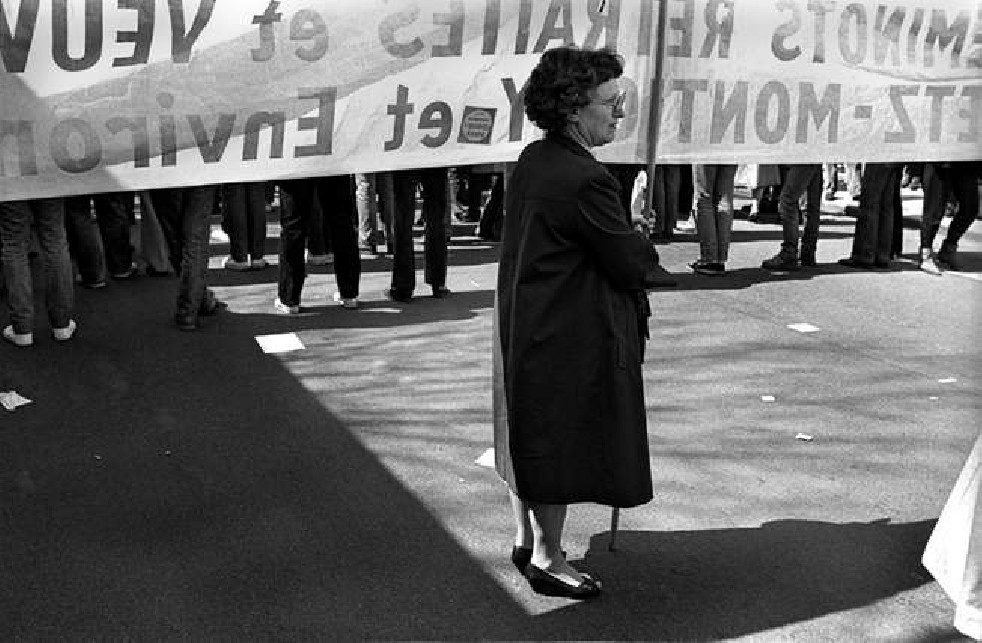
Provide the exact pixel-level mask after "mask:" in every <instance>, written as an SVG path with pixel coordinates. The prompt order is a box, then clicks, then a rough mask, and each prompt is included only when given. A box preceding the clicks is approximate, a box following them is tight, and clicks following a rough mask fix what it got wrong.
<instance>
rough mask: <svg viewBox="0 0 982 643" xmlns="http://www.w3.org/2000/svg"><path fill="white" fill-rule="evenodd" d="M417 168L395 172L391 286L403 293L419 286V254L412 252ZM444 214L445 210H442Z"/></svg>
mask: <svg viewBox="0 0 982 643" xmlns="http://www.w3.org/2000/svg"><path fill="white" fill-rule="evenodd" d="M417 176H418V175H417V173H416V171H414V170H401V171H398V172H393V173H392V182H393V196H394V199H395V203H394V204H393V208H392V237H393V239H392V290H394V291H396V292H397V293H399V294H400V295H402V296H410V295H412V292H413V290H414V289H415V288H416V257H415V254H414V252H413V223H414V222H415V218H416V178H417ZM440 217H441V218H442V217H443V213H442V212H441V213H440Z"/></svg>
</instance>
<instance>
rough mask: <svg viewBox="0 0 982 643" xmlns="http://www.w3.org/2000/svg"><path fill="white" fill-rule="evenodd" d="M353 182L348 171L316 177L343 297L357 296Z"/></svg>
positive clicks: (358, 272) (358, 261) (358, 266)
mask: <svg viewBox="0 0 982 643" xmlns="http://www.w3.org/2000/svg"><path fill="white" fill-rule="evenodd" d="M353 190H354V186H353V185H352V181H351V177H350V176H348V175H342V176H329V177H325V178H321V179H317V195H318V197H319V198H320V202H321V205H322V208H323V212H324V222H325V224H326V225H327V227H328V230H329V234H330V237H331V240H332V243H333V246H334V276H335V278H336V279H337V282H338V291H339V292H340V293H341V296H342V297H344V298H345V299H354V298H355V297H357V296H358V282H359V280H360V279H361V255H360V254H359V252H358V234H357V232H356V230H355V217H356V210H355V199H354V192H353Z"/></svg>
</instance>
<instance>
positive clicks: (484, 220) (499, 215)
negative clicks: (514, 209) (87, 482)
mask: <svg viewBox="0 0 982 643" xmlns="http://www.w3.org/2000/svg"><path fill="white" fill-rule="evenodd" d="M504 201H505V177H504V175H503V174H495V175H494V183H493V184H492V185H491V195H490V196H489V197H488V202H487V203H485V204H484V211H483V212H481V222H480V223H479V224H478V226H477V228H478V230H479V234H480V237H481V238H482V239H486V240H489V241H498V240H499V239H501V224H502V222H503V215H504V209H503V207H504Z"/></svg>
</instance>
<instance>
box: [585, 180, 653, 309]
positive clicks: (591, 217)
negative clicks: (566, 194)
mask: <svg viewBox="0 0 982 643" xmlns="http://www.w3.org/2000/svg"><path fill="white" fill-rule="evenodd" d="M577 201H578V205H579V210H580V215H581V223H580V233H581V235H582V238H583V241H584V243H585V244H586V246H587V247H588V248H589V249H590V251H591V253H592V254H593V256H594V257H595V258H596V260H597V263H599V264H600V266H601V268H602V269H603V271H604V272H605V273H606V274H607V276H608V278H609V279H610V281H611V283H612V284H613V285H614V287H615V288H618V289H621V290H641V289H644V288H649V287H651V286H652V285H655V284H657V283H659V282H660V281H662V280H663V277H664V273H663V271H662V270H661V269H660V268H659V266H658V252H657V251H656V250H655V248H654V246H653V245H651V243H650V242H649V241H648V240H647V239H646V238H645V237H644V235H642V234H640V233H638V232H636V231H635V230H633V229H632V228H631V226H629V225H628V223H627V218H626V217H625V216H624V212H623V208H622V206H621V202H620V197H619V192H618V188H617V185H616V184H615V182H614V181H613V179H612V178H611V177H610V176H608V175H606V174H599V173H598V174H596V175H595V176H594V177H592V178H591V179H590V180H589V181H587V182H585V184H584V185H583V187H582V188H581V189H580V193H579V195H578V199H577Z"/></svg>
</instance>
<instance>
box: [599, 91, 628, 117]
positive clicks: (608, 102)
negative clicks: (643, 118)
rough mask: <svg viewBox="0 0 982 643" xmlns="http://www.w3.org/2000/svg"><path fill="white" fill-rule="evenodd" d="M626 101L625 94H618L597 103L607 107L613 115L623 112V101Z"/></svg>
mask: <svg viewBox="0 0 982 643" xmlns="http://www.w3.org/2000/svg"><path fill="white" fill-rule="evenodd" d="M626 99H627V92H618V93H617V94H616V95H615V96H611V97H610V98H607V99H605V100H601V101H597V102H598V103H599V104H600V105H604V106H606V107H609V108H610V109H611V111H613V112H614V113H617V112H620V111H623V110H624V101H625V100H626Z"/></svg>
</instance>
